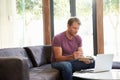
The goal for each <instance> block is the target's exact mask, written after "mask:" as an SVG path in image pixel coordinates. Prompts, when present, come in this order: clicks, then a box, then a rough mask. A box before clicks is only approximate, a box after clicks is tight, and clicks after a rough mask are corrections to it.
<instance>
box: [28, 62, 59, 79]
mask: <svg viewBox="0 0 120 80" xmlns="http://www.w3.org/2000/svg"><path fill="white" fill-rule="evenodd" d="M30 80H60V73H59V71H58V70H56V69H53V68H51V65H50V64H47V65H42V66H41V67H36V68H31V69H30Z"/></svg>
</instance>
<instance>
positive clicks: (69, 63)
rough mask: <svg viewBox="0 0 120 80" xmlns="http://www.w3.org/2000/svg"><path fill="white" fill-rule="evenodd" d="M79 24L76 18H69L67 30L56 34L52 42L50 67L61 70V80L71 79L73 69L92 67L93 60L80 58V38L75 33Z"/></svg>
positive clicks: (81, 53) (81, 51) (81, 55)
mask: <svg viewBox="0 0 120 80" xmlns="http://www.w3.org/2000/svg"><path fill="white" fill-rule="evenodd" d="M80 25H81V23H80V20H79V19H78V18H76V17H73V18H70V19H69V20H68V23H67V30H66V31H64V32H62V33H60V34H58V35H56V36H55V37H54V39H53V42H52V48H53V57H52V67H53V68H55V69H58V70H59V71H60V72H61V74H62V78H63V80H72V72H73V71H78V70H81V69H87V68H93V67H94V62H93V63H91V62H90V60H86V59H82V58H84V55H83V50H82V39H81V37H80V36H79V35H77V32H78V30H79V27H80Z"/></svg>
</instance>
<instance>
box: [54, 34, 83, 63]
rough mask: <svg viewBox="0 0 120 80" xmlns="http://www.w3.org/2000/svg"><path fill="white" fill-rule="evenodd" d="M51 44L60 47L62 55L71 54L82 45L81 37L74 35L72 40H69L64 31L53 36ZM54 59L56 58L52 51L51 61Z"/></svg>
mask: <svg viewBox="0 0 120 80" xmlns="http://www.w3.org/2000/svg"><path fill="white" fill-rule="evenodd" d="M52 46H57V47H61V48H62V55H63V56H67V55H71V54H72V53H73V52H74V51H76V50H77V49H78V47H81V46H82V39H81V37H80V36H79V35H76V36H75V37H73V38H72V40H69V39H68V38H67V36H66V33H65V32H62V33H60V34H58V35H56V36H55V37H54V38H53V41H52ZM54 61H56V60H55V57H54V53H53V56H52V62H54Z"/></svg>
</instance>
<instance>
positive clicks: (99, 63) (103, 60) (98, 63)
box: [94, 54, 113, 72]
mask: <svg viewBox="0 0 120 80" xmlns="http://www.w3.org/2000/svg"><path fill="white" fill-rule="evenodd" d="M112 62H113V54H98V55H97V56H96V59H95V69H94V72H101V71H109V70H111V68H112Z"/></svg>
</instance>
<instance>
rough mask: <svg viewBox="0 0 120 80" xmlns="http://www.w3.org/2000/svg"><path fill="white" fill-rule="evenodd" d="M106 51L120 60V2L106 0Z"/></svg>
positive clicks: (119, 0) (117, 0)
mask: <svg viewBox="0 0 120 80" xmlns="http://www.w3.org/2000/svg"><path fill="white" fill-rule="evenodd" d="M103 8H104V51H105V53H111V54H114V56H115V59H114V60H116V61H118V60H120V59H119V56H120V54H119V53H120V36H119V34H120V0H104V7H103Z"/></svg>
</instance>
